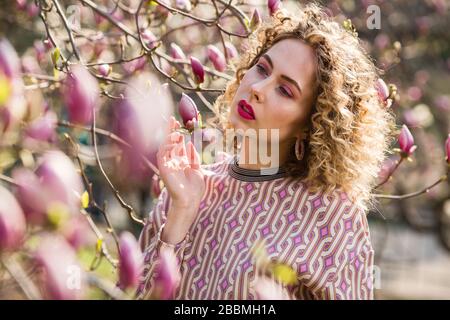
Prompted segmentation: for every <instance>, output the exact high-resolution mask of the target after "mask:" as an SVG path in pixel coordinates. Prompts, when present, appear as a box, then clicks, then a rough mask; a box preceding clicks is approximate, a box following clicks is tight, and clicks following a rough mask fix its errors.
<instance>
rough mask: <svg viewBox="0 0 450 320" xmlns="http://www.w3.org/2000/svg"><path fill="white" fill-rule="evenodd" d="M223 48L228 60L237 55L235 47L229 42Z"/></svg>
mask: <svg viewBox="0 0 450 320" xmlns="http://www.w3.org/2000/svg"><path fill="white" fill-rule="evenodd" d="M225 48H226V50H227V54H228V58H229V59H234V58H236V57H237V56H238V55H239V54H238V51H237V49H236V47H235V46H234V45H233V44H232V43H231V42H228V41H227V42H225Z"/></svg>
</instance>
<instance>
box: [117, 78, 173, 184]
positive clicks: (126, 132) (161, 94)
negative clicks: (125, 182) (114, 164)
mask: <svg viewBox="0 0 450 320" xmlns="http://www.w3.org/2000/svg"><path fill="white" fill-rule="evenodd" d="M124 96H125V99H123V100H121V101H120V102H119V104H118V105H117V107H116V108H115V110H114V132H115V133H116V134H117V135H118V136H119V137H121V138H122V139H123V140H125V141H126V142H128V143H129V144H130V145H131V146H132V148H126V147H122V146H121V147H120V148H122V150H123V153H122V155H123V157H122V161H121V163H120V171H119V172H118V173H119V174H120V175H123V176H124V177H125V176H126V177H127V178H132V179H133V180H135V182H140V181H143V180H145V179H151V177H152V176H151V175H150V174H151V172H150V170H148V169H147V168H146V167H144V166H143V162H142V156H145V157H146V158H151V157H153V154H156V152H157V150H158V147H159V145H160V144H161V142H162V141H163V138H164V136H165V132H166V130H167V126H168V123H167V121H166V119H168V118H169V116H170V114H172V113H173V109H174V106H173V99H172V97H171V95H170V91H169V90H168V89H166V87H165V86H163V85H161V83H160V82H159V79H158V78H157V77H156V76H155V75H154V74H151V73H147V72H145V73H141V74H138V75H136V76H134V77H133V78H132V79H131V80H130V82H129V86H128V87H127V89H126V91H125V94H124Z"/></svg>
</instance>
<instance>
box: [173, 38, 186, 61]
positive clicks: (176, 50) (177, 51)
mask: <svg viewBox="0 0 450 320" xmlns="http://www.w3.org/2000/svg"><path fill="white" fill-rule="evenodd" d="M170 56H171V57H172V58H174V59H182V60H185V59H186V55H185V54H184V52H183V49H181V48H180V47H179V46H178V45H177V44H175V43H173V42H172V43H171V44H170Z"/></svg>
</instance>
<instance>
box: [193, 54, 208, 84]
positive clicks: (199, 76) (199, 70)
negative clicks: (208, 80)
mask: <svg viewBox="0 0 450 320" xmlns="http://www.w3.org/2000/svg"><path fill="white" fill-rule="evenodd" d="M190 60H191V68H192V72H193V73H194V76H195V82H197V84H200V83H202V82H203V81H205V70H204V69H203V65H202V64H201V62H200V61H199V60H198V59H197V58H195V57H192V56H191V57H190Z"/></svg>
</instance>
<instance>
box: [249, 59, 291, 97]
mask: <svg viewBox="0 0 450 320" xmlns="http://www.w3.org/2000/svg"><path fill="white" fill-rule="evenodd" d="M256 69H257V70H258V73H261V74H263V75H267V72H266V69H265V68H264V67H263V66H262V65H260V64H257V65H256ZM278 91H279V92H280V93H281V95H282V96H285V97H286V98H292V95H291V94H290V93H289V91H288V90H286V89H285V88H284V87H279V89H278Z"/></svg>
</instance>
